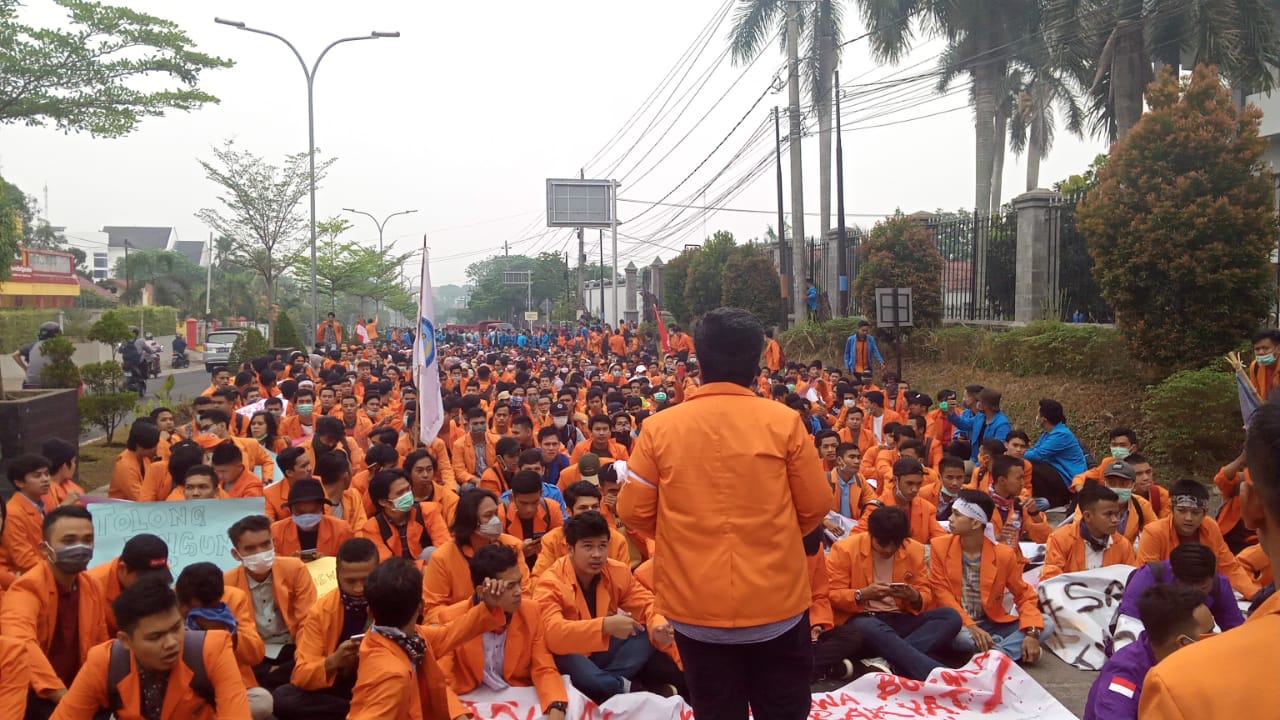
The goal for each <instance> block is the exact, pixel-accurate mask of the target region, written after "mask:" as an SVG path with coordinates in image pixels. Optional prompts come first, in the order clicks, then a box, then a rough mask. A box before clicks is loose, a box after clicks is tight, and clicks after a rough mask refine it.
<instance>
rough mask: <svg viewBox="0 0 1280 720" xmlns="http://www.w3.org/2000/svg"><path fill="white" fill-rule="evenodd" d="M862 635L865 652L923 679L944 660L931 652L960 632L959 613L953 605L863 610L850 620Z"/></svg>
mask: <svg viewBox="0 0 1280 720" xmlns="http://www.w3.org/2000/svg"><path fill="white" fill-rule="evenodd" d="M847 624H849V625H851V626H852V627H853V628H854V629H856V630H857V631H858V632H859V633H861V635H862V642H863V652H865V653H867V654H875V655H879V656H881V657H883V658H884V659H885V660H888V661H889V663H890V664H891V665H893V669H894V670H895V671H897V673H898V674H899V675H901V676H903V677H906V678H911V679H912V680H924V679H925V678H927V677H929V673H930V672H932V671H933V669H934V668H938V667H942V663H940V662H938V661H937V660H934V659H933V658H931V657H929V655H928V653H930V652H933V650H934V649H936V648H938V647H940V646H941V645H943V644H944V643H946V642H949V641H950V640H951V639H952V638H954V637H955V636H956V633H958V632H960V627H961V625H962V622H961V620H960V613H957V612H956V611H955V610H952V609H951V608H934V609H933V610H928V611H925V612H922V613H920V614H919V615H912V614H910V613H898V612H885V613H863V614H861V615H854V616H853V617H851V618H849V621H848V623H847Z"/></svg>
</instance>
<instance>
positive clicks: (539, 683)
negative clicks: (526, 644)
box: [529, 622, 569, 710]
mask: <svg viewBox="0 0 1280 720" xmlns="http://www.w3.org/2000/svg"><path fill="white" fill-rule="evenodd" d="M530 643H531V646H532V647H531V648H530V668H529V674H530V675H531V676H532V677H531V679H532V680H533V686H534V688H535V689H536V690H537V691H538V704H539V705H540V706H541V707H542V709H544V710H545V709H546V708H547V706H548V705H550V704H551V703H553V702H564V703H567V702H568V701H569V695H568V693H566V692H565V688H564V679H563V678H562V677H561V676H560V670H559V669H557V668H556V660H555V656H554V655H552V654H551V650H549V649H548V648H547V634H546V630H545V628H544V626H543V624H542V623H541V622H538V623H535V624H534V626H533V638H532V639H531V640H530Z"/></svg>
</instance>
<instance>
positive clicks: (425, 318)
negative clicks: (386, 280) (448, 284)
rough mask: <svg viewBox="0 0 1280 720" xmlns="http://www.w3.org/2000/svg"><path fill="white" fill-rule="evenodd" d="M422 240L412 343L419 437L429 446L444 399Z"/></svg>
mask: <svg viewBox="0 0 1280 720" xmlns="http://www.w3.org/2000/svg"><path fill="white" fill-rule="evenodd" d="M425 240H426V239H425V238H423V241H424V244H423V246H422V284H421V285H419V288H420V293H419V297H420V298H421V299H420V300H419V301H418V337H417V338H415V340H416V342H414V344H413V371H414V375H415V377H414V385H416V386H417V388H418V427H419V429H420V430H421V435H420V436H419V439H420V440H421V442H423V443H424V444H426V445H430V444H431V441H432V440H435V438H436V433H438V432H440V426H441V425H443V424H444V401H443V399H442V398H441V396H440V369H439V365H438V364H437V358H436V326H435V313H436V304H435V300H434V299H432V297H431V263H430V261H429V258H428V255H429V253H428V252H427V246H426V244H425Z"/></svg>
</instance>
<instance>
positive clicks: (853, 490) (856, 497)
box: [826, 470, 877, 520]
mask: <svg viewBox="0 0 1280 720" xmlns="http://www.w3.org/2000/svg"><path fill="white" fill-rule="evenodd" d="M856 477H857V479H858V480H857V482H856V483H855V484H853V485H850V486H849V512H850V513H852V515H851V517H850V519H851V520H857V519H858V518H860V517H862V510H863V508H865V507H866V506H867V503H869V502H871V501H872V500H875V499H876V495H877V493H876V489H875V488H874V487H872V486H871V484H870V483H868V482H867V481H866V480H864V479H862V476H861V475H858V476H856ZM826 478H827V485H829V486H831V509H832V510H835V511H836V512H840V474H839V473H838V472H837V471H835V470H832V471H831V472H828V473H827V474H826Z"/></svg>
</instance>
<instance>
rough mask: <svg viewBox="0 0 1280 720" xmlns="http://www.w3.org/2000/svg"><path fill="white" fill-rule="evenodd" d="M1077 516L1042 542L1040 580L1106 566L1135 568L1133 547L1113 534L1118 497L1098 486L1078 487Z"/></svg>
mask: <svg viewBox="0 0 1280 720" xmlns="http://www.w3.org/2000/svg"><path fill="white" fill-rule="evenodd" d="M1079 504H1080V517H1079V518H1077V519H1076V520H1075V521H1074V522H1072V523H1071V524H1069V525H1063V526H1062V527H1060V528H1058V529H1057V530H1054V531H1053V533H1052V534H1050V535H1049V542H1047V543H1045V551H1044V567H1043V568H1041V569H1040V580H1041V581H1044V580H1048V579H1049V578H1051V577H1054V576H1057V575H1061V574H1063V573H1073V572H1080V571H1081V570H1097V569H1098V568H1100V567H1107V566H1109V565H1135V566H1136V565H1137V564H1138V559H1137V556H1136V555H1134V552H1133V545H1132V544H1131V543H1130V542H1129V541H1128V540H1126V539H1125V537H1124V536H1123V535H1121V534H1120V533H1118V532H1116V528H1117V527H1119V524H1120V497H1119V496H1118V495H1116V493H1115V491H1114V490H1111V489H1110V488H1107V487H1103V486H1102V485H1099V484H1098V483H1088V484H1087V485H1085V486H1084V487H1082V488H1080V493H1079Z"/></svg>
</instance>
